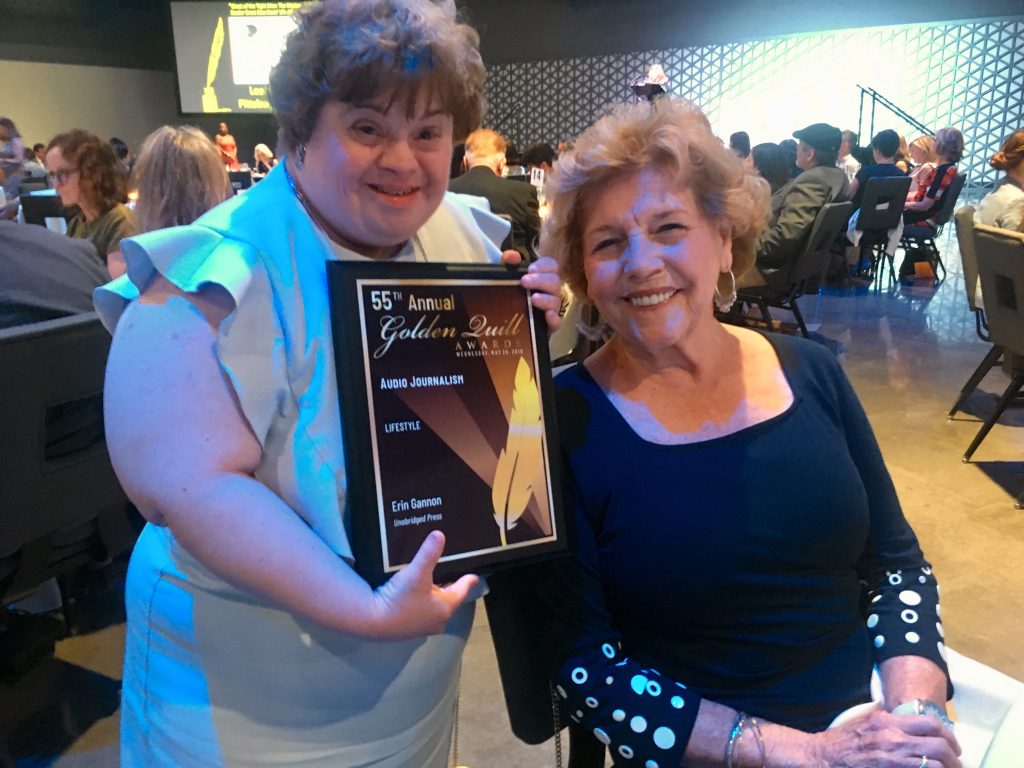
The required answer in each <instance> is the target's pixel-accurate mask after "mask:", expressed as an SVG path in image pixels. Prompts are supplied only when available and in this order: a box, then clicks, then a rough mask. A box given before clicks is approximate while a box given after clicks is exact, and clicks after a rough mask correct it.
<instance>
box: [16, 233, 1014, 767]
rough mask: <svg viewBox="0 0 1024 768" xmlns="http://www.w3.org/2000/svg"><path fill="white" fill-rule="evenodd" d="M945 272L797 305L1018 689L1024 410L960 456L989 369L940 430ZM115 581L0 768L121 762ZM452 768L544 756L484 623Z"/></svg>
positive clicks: (22, 682) (548, 753)
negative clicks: (835, 358)
mask: <svg viewBox="0 0 1024 768" xmlns="http://www.w3.org/2000/svg"><path fill="white" fill-rule="evenodd" d="M940 244H941V245H942V250H943V253H944V255H945V260H946V263H947V266H948V267H949V274H948V276H947V277H946V279H945V280H944V281H943V282H942V283H941V284H940V285H938V286H937V287H936V286H934V285H932V284H931V283H930V282H929V281H924V282H919V283H916V284H914V285H913V286H899V287H896V288H888V287H885V286H883V287H882V288H881V289H876V288H875V287H873V286H866V285H856V286H850V287H845V288H830V289H827V290H826V291H825V292H824V293H823V294H822V295H819V296H810V297H805V298H803V299H802V300H801V306H802V308H803V310H804V314H805V316H806V318H807V320H808V322H809V323H813V324H816V326H817V330H816V333H817V335H819V337H821V338H823V339H825V340H830V342H831V343H832V346H834V347H835V348H837V349H838V350H840V354H841V359H842V361H843V364H844V366H845V368H846V370H847V372H848V374H849V376H850V378H851V380H852V381H853V383H854V386H855V388H856V390H857V392H858V394H859V395H860V397H861V399H862V401H863V403H864V406H865V408H866V410H867V412H868V415H869V417H870V419H871V423H872V424H873V426H874V428H875V431H876V434H877V436H878V441H879V443H880V444H881V447H882V451H883V453H884V455H885V457H886V460H887V463H888V466H889V469H890V472H891V473H892V476H893V480H894V481H895V484H896V488H897V490H898V491H899V495H900V499H901V500H902V502H903V506H904V509H905V511H906V515H907V517H908V519H909V520H910V522H911V524H912V525H913V526H914V528H915V529H916V531H917V533H918V536H919V537H920V539H921V542H922V544H923V547H924V549H925V552H926V554H927V556H928V557H929V558H930V559H931V561H932V562H933V564H934V566H935V569H936V573H937V575H938V577H939V580H940V582H941V585H942V601H943V618H944V620H945V626H946V635H947V640H948V643H949V645H950V646H951V647H953V648H955V649H957V650H959V651H960V652H961V653H964V654H966V655H968V656H972V657H975V658H977V659H979V660H981V661H982V662H984V663H986V664H989V665H991V666H993V667H995V668H997V669H999V670H1001V671H1003V672H1005V673H1007V674H1009V675H1012V676H1013V677H1016V678H1018V679H1024V643H1022V641H1021V636H1022V634H1024V511H1021V510H1018V509H1015V508H1014V499H1015V496H1017V495H1019V494H1021V493H1022V492H1024V452H1022V448H1024V429H1022V427H1024V409H1015V408H1013V407H1011V408H1010V410H1009V411H1008V412H1007V413H1006V414H1005V415H1004V417H1003V418H1002V420H1001V421H1000V423H999V424H998V425H997V426H996V427H995V428H994V429H993V431H992V433H991V434H990V435H989V437H988V438H987V439H986V440H985V442H984V443H982V445H981V447H980V448H979V450H978V452H977V453H976V454H975V457H974V461H973V462H971V463H969V464H964V463H962V462H961V455H962V454H963V451H964V449H965V448H966V447H967V445H968V443H969V442H970V441H971V438H972V437H973V436H974V434H975V432H976V431H977V429H978V426H979V420H980V418H982V417H983V416H984V414H986V413H988V412H990V410H991V409H992V408H993V406H994V404H995V401H996V397H997V396H998V394H999V393H1000V392H1001V391H1002V389H1003V388H1004V387H1005V386H1006V383H1007V379H1006V377H1005V376H1004V374H1003V373H1002V372H1001V371H999V370H996V371H993V372H992V373H990V374H989V376H988V377H987V378H986V379H985V380H984V381H983V382H982V385H981V387H980V388H979V390H978V391H977V392H976V393H975V394H974V395H973V396H972V397H971V398H970V399H969V400H968V402H967V404H966V406H965V409H964V411H963V412H962V413H960V414H958V415H957V416H956V418H954V419H952V420H947V419H946V411H947V410H948V408H949V406H950V405H951V404H952V402H953V400H954V399H955V397H956V394H957V392H958V391H959V389H960V387H961V385H962V384H963V383H964V382H965V381H966V379H967V377H968V376H969V375H970V373H971V372H972V371H973V369H974V367H975V366H976V365H977V364H978V362H979V361H980V360H981V359H982V357H983V356H984V354H985V352H986V350H987V349H988V347H987V345H986V344H984V343H983V342H981V341H979V340H978V338H977V337H976V335H975V329H974V319H973V316H972V315H971V314H970V312H969V311H968V309H967V304H966V300H965V293H964V286H963V279H962V277H961V275H960V269H959V256H958V252H957V249H956V243H955V239H953V238H952V228H950V230H949V232H947V233H946V236H945V237H944V238H943V240H942V241H941V243H940ZM118 575H119V574H118V571H117V569H116V568H115V569H114V570H113V572H111V573H108V574H105V575H104V577H103V579H100V580H98V581H97V580H96V579H94V581H97V583H94V584H93V585H92V586H91V589H90V590H89V591H88V592H89V593H88V594H87V595H85V596H84V597H83V599H82V600H81V601H80V603H79V608H80V609H81V612H82V613H83V614H87V615H88V616H91V617H92V618H90V619H88V620H87V621H85V622H84V625H85V628H84V631H83V632H82V633H80V634H79V635H77V636H75V637H72V638H69V639H66V640H62V641H60V642H59V643H58V646H57V652H56V656H55V658H54V659H51V660H46V661H43V662H41V663H39V664H38V665H36V666H35V668H33V669H32V670H31V671H30V672H29V673H27V674H26V675H24V676H23V677H22V678H21V679H19V680H18V681H17V682H16V683H15V684H13V685H5V684H0V767H2V768H6V767H7V766H18V767H19V768H28V767H29V766H31V767H32V768H35V766H48V765H56V766H60V767H61V768H71V767H78V766H81V767H82V768H99V767H100V766H115V765H117V748H116V744H117V714H116V711H117V704H118V686H119V680H120V674H121V670H120V666H121V654H122V644H123V637H124V627H123V624H122V623H121V618H120V611H119V607H118V602H119V600H120V593H119V583H120V582H119V579H118ZM460 723H461V727H460V739H459V743H460V762H461V763H462V764H463V765H466V766H471V767H472V768H491V767H498V768H544V767H545V766H553V765H554V750H553V747H552V745H551V744H550V743H549V744H546V745H541V746H537V747H528V746H525V745H523V744H520V743H518V742H517V741H516V740H515V739H514V738H513V737H512V736H511V735H510V734H509V731H508V726H507V718H506V715H505V712H504V706H503V701H502V695H501V689H500V687H499V683H498V678H497V671H496V667H495V662H494V655H493V651H492V649H491V641H490V637H489V632H488V627H487V623H486V617H485V615H484V612H483V611H482V610H480V611H478V613H477V620H476V625H475V628H474V632H473V635H472V636H471V638H470V642H469V648H468V651H467V654H466V657H465V666H464V674H463V688H462V700H461V718H460Z"/></svg>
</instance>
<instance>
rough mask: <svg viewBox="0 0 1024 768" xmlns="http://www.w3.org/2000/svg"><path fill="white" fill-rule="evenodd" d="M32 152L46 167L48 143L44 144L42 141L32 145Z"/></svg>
mask: <svg viewBox="0 0 1024 768" xmlns="http://www.w3.org/2000/svg"><path fill="white" fill-rule="evenodd" d="M32 153H33V154H34V155H35V156H36V160H38V161H39V164H40V165H41V166H43V167H44V168H45V167H46V145H45V144H43V143H42V142H40V143H38V144H33V145H32Z"/></svg>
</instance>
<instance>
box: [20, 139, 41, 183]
mask: <svg viewBox="0 0 1024 768" xmlns="http://www.w3.org/2000/svg"><path fill="white" fill-rule="evenodd" d="M23 154H24V156H25V162H23V163H22V164H21V173H22V181H27V180H29V179H45V178H46V166H45V165H43V164H42V163H41V162H39V158H38V157H36V153H35V152H33V151H32V150H31V149H29V148H28V147H25V149H24V152H23Z"/></svg>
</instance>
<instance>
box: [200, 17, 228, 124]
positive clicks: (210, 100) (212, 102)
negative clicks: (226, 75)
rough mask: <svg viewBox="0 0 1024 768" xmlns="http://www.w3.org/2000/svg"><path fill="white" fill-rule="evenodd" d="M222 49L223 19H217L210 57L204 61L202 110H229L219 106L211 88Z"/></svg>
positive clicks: (214, 92)
mask: <svg viewBox="0 0 1024 768" xmlns="http://www.w3.org/2000/svg"><path fill="white" fill-rule="evenodd" d="M223 51H224V19H223V18H219V17H218V19H217V28H216V29H215V30H214V31H213V42H211V43H210V58H209V59H208V60H207V62H206V87H205V88H203V111H204V112H229V111H230V110H228V109H226V108H221V107H220V105H219V104H218V103H217V92H216V91H215V90H214V88H213V81H214V79H215V78H216V77H217V67H219V66H220V56H221V53H222V52H223Z"/></svg>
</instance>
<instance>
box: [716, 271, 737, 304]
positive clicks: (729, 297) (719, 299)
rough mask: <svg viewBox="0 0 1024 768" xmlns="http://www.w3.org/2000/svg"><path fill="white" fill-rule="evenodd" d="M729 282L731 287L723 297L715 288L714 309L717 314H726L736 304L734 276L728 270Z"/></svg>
mask: <svg viewBox="0 0 1024 768" xmlns="http://www.w3.org/2000/svg"><path fill="white" fill-rule="evenodd" d="M729 282H730V283H731V284H732V285H731V287H730V288H729V292H728V293H727V294H725V295H724V296H723V295H722V294H721V293H719V292H718V286H717V285H716V286H715V307H716V308H717V309H718V311H719V312H728V311H729V310H730V309H732V305H733V304H735V303H736V275H734V274H733V273H732V270H731V269H730V270H729Z"/></svg>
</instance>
